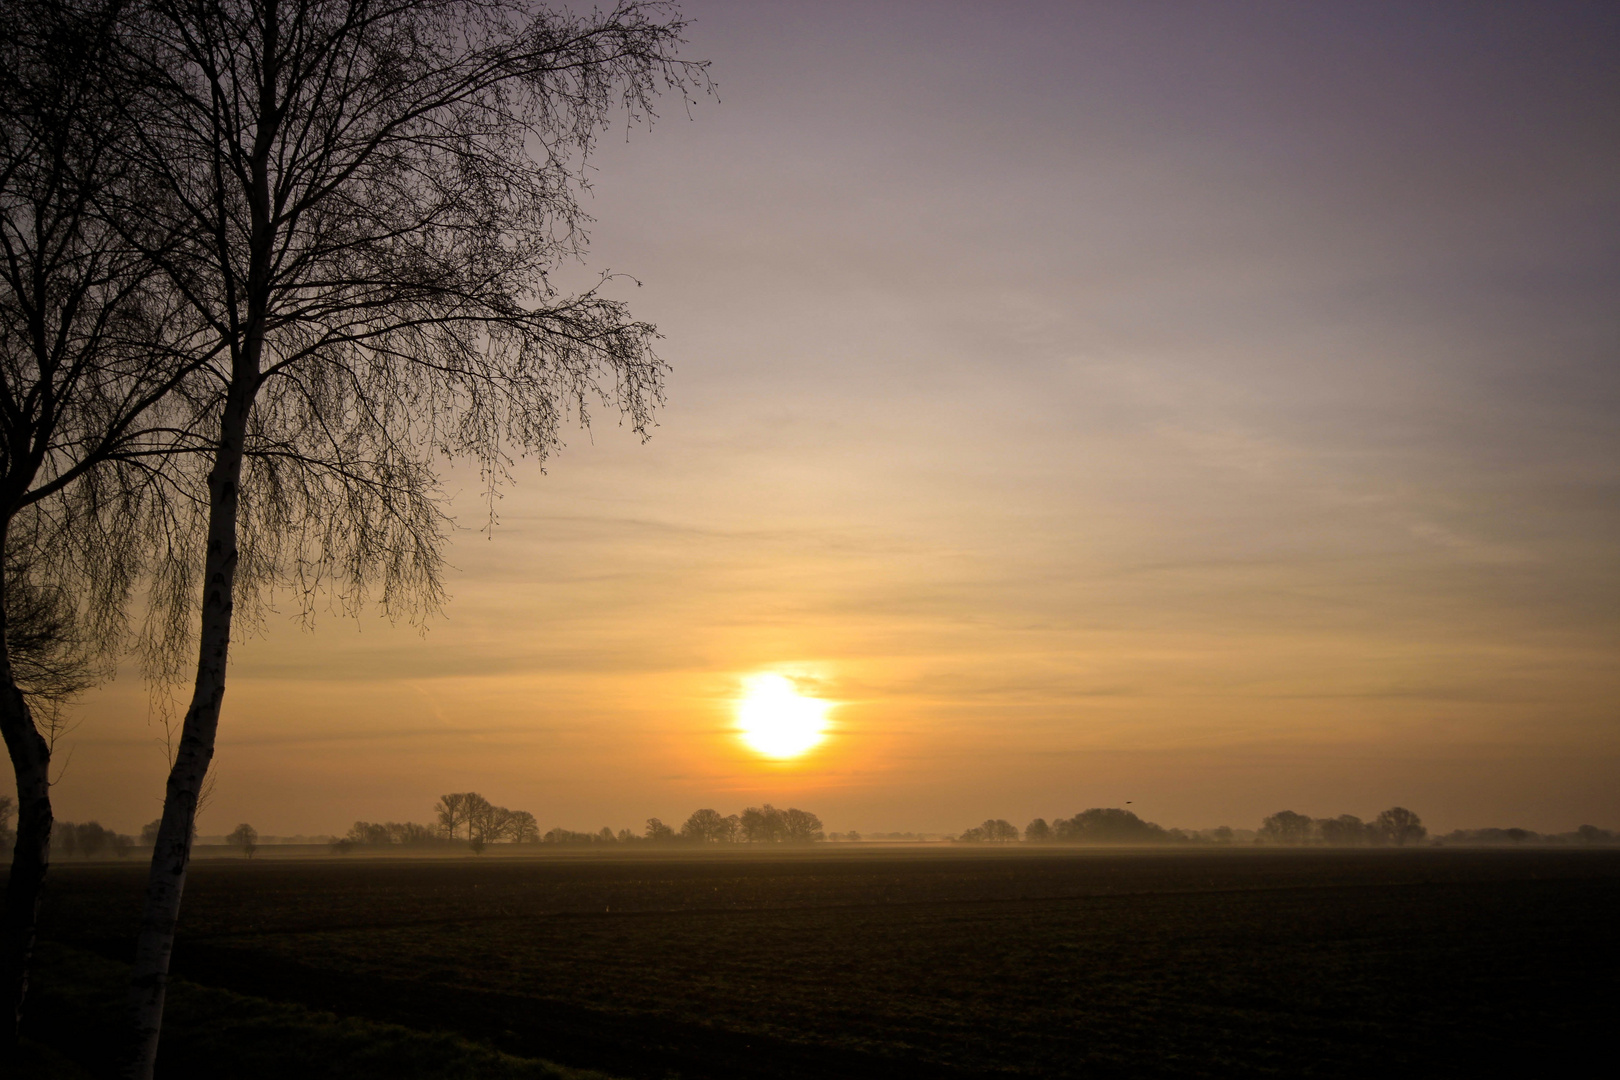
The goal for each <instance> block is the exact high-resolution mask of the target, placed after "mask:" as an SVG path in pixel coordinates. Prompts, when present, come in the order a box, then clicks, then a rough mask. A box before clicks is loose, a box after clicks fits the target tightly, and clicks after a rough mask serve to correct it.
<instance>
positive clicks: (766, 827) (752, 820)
mask: <svg viewBox="0 0 1620 1080" xmlns="http://www.w3.org/2000/svg"><path fill="white" fill-rule="evenodd" d="M825 839H827V834H826V833H825V832H823V831H822V828H821V819H820V818H819V817H817V816H816V815H815V814H812V813H811V812H810V811H808V810H800V809H798V808H797V807H793V806H790V807H788V808H787V809H786V810H779V809H777V808H776V807H774V806H772V805H771V804H770V803H766V804H765V805H764V806H750V807H748V808H747V809H745V810H743V811H742V812H741V813H740V814H727V815H724V816H722V815H721V813H720V812H719V811H718V810H713V809H708V808H705V809H702V810H694V811H693V812H692V816H691V817H689V818H687V819H686V821H685V823H684V824H682V825H681V827H680V828H679V829H676V828H674V827H672V826H670V825H667V824H665V823H664V822H663V821H662V820H661V819H659V818H655V817H654V818H648V819H647V825H646V828H645V829H643V830H642V832H641V833H640V834H639V835H637V834H636V833H633V832H631V831H630V830H629V829H620V830H619V831H618V832H617V833H615V832H614V831H613V830H612V829H610V828H605V827H604V828H603V829H602V830H601V831H600V832H594V833H580V832H572V831H570V830H568V829H552V830H551V831H550V832H548V833H546V835H545V836H543V837H541V843H546V844H649V843H650V844H814V843H816V842H818V841H821V840H825Z"/></svg>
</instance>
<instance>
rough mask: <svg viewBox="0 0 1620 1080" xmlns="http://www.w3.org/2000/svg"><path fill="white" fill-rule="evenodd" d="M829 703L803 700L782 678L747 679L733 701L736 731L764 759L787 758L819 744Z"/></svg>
mask: <svg viewBox="0 0 1620 1080" xmlns="http://www.w3.org/2000/svg"><path fill="white" fill-rule="evenodd" d="M831 708H832V702H830V701H822V700H820V699H819V698H813V697H805V696H804V695H803V694H801V693H799V688H798V687H797V686H795V685H794V683H793V680H792V679H789V678H788V677H787V676H785V675H776V674H763V675H750V676H748V677H747V678H746V679H744V680H743V693H742V697H740V698H738V699H737V731H738V733H739V734H740V735H741V736H742V741H743V742H745V743H747V744H748V746H749V748H750V749H752V750H754V751H755V752H757V753H760V754H763V755H764V756H765V757H771V758H791V757H798V756H799V755H800V754H802V753H804V752H805V751H806V750H809V749H810V748H811V747H813V746H815V745H816V744H817V743H819V742H820V741H821V740H822V739H823V738H824V737H825V736H826V731H827V711H828V710H829V709H831Z"/></svg>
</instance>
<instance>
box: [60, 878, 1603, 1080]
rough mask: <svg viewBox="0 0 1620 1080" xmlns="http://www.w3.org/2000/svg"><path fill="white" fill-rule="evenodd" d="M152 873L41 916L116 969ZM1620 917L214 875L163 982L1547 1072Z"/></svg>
mask: <svg viewBox="0 0 1620 1080" xmlns="http://www.w3.org/2000/svg"><path fill="white" fill-rule="evenodd" d="M143 873H144V868H143V867H139V866H134V865H130V866H115V865H102V866H84V865H81V866H71V865H69V866H66V867H60V868H57V869H53V870H52V885H51V894H50V897H49V900H48V904H47V910H46V912H45V924H44V927H43V929H44V933H45V935H46V936H47V937H49V938H51V939H54V940H56V941H60V942H64V943H67V944H71V945H76V946H80V947H84V948H89V949H92V950H94V951H97V952H99V953H101V954H103V955H105V956H108V957H112V958H114V959H122V958H127V956H128V951H129V944H128V943H129V941H130V940H131V939H132V936H133V920H134V915H135V910H136V906H137V902H138V897H139V892H140V887H141V881H142V877H143ZM1617 921H1620V852H1614V851H1589V850H1553V851H1545V850H1543V851H1459V850H1436V849H1423V850H1414V851H1404V850H1403V851H1361V852H1328V851H1309V850H1307V851H1259V850H1236V851H1232V850H1226V851H1219V850H1217V851H1208V852H1202V851H1199V852H1187V851H1177V852H1159V851H1155V852H1148V851H1143V852H1133V851H1097V850H1082V851H1076V850H1050V849H1048V850H1039V849H1037V850H1033V851H1031V850H1024V849H1019V850H1011V851H983V852H974V853H967V854H964V853H962V852H961V851H960V850H959V849H957V850H926V849H918V850H889V851H884V850H872V851H868V850H838V851H824V850H817V851H813V852H802V853H792V854H783V855H779V856H763V857H758V856H756V857H748V856H746V855H741V854H738V855H732V853H726V856H725V857H693V856H685V857H682V856H663V855H640V856H638V857H623V856H621V857H616V858H615V857H556V858H532V859H519V858H499V859H485V860H477V859H474V858H472V857H470V856H469V857H467V858H462V859H430V860H420V861H412V860H385V859H340V858H335V857H332V858H321V859H310V860H283V861H275V860H263V861H258V860H256V861H254V862H245V861H241V862H234V863H226V862H214V861H210V862H206V863H202V864H199V865H197V866H196V867H195V868H194V870H193V874H192V877H191V881H190V883H189V884H188V886H187V889H186V901H185V917H184V922H183V925H182V932H181V936H180V942H179V945H178V946H177V951H176V955H175V971H176V973H177V974H180V975H183V976H186V977H187V978H189V979H191V980H192V981H193V982H196V983H200V984H203V985H206V986H215V987H222V988H226V989H229V990H233V991H236V992H238V993H241V994H247V995H252V996H254V997H259V998H267V999H270V1000H272V1001H281V1002H290V1003H297V1004H300V1005H305V1006H310V1007H313V1008H317V1009H324V1010H330V1011H332V1012H336V1013H339V1014H341V1015H345V1016H352V1017H359V1018H363V1019H368V1020H376V1021H385V1022H390V1023H396V1024H403V1025H406V1026H408V1027H411V1028H416V1029H419V1030H440V1031H448V1032H454V1033H457V1034H460V1035H463V1036H466V1037H468V1038H471V1039H474V1040H477V1041H479V1042H482V1043H485V1044H488V1045H490V1046H493V1047H496V1048H498V1049H500V1050H503V1051H506V1052H508V1053H511V1054H517V1055H522V1056H527V1057H536V1058H545V1059H549V1060H551V1061H556V1062H561V1063H563V1064H565V1065H569V1066H574V1067H580V1068H591V1069H599V1070H602V1071H604V1072H607V1073H612V1074H616V1075H620V1076H625V1077H650V1078H663V1077H667V1076H672V1075H678V1076H681V1077H688V1078H695V1077H846V1076H847V1077H880V1076H881V1077H890V1076H896V1077H902V1076H916V1077H957V1076H982V1075H1017V1076H1131V1077H1140V1076H1148V1077H1151V1076H1235V1075H1286V1076H1390V1075H1414V1076H1416V1075H1421V1076H1435V1075H1462V1074H1473V1073H1476V1072H1479V1071H1481V1070H1482V1069H1487V1068H1488V1069H1489V1071H1491V1072H1493V1073H1497V1074H1501V1073H1502V1072H1503V1071H1504V1070H1508V1071H1514V1070H1518V1071H1523V1072H1525V1073H1527V1074H1530V1075H1534V1074H1542V1075H1547V1074H1550V1073H1555V1072H1558V1071H1560V1066H1567V1065H1572V1064H1573V1063H1575V1062H1577V1061H1579V1060H1581V1059H1582V1058H1584V1057H1585V1056H1586V1055H1587V1054H1588V1053H1590V1052H1592V1051H1594V1050H1602V1051H1603V1052H1604V1053H1605V1056H1606V1054H1607V1048H1608V1047H1609V1046H1610V1045H1612V1032H1613V1030H1614V1027H1615V1023H1616V1012H1617V1003H1620V993H1617V990H1620V932H1617Z"/></svg>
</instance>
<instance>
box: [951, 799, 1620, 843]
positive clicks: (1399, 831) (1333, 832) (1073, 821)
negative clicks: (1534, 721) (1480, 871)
mask: <svg viewBox="0 0 1620 1080" xmlns="http://www.w3.org/2000/svg"><path fill="white" fill-rule="evenodd" d="M1510 832H1516V833H1521V834H1523V836H1522V837H1521V840H1527V839H1529V837H1531V836H1534V835H1535V834H1533V833H1525V831H1524V830H1476V831H1475V832H1473V833H1467V834H1464V833H1453V834H1452V835H1451V836H1450V837H1448V838H1447V840H1448V841H1450V842H1455V843H1497V842H1502V841H1501V840H1499V839H1496V838H1495V837H1496V836H1497V834H1500V835H1501V836H1503V837H1507V834H1508V833H1510ZM1485 834H1491V837H1492V838H1491V839H1485V838H1484V837H1485ZM1246 835H1252V836H1253V837H1254V839H1255V842H1256V843H1262V844H1280V845H1288V846H1302V845H1308V844H1321V845H1328V846H1332V847H1364V846H1374V845H1378V846H1384V845H1388V846H1394V847H1402V846H1405V845H1408V844H1417V843H1421V842H1422V841H1423V840H1424V839H1425V838H1426V837H1427V836H1428V830H1427V829H1425V828H1424V827H1423V821H1422V819H1421V818H1419V817H1418V816H1417V815H1416V814H1414V813H1413V812H1412V811H1410V810H1408V809H1406V808H1405V807H1404V806H1392V807H1390V808H1389V809H1388V810H1385V811H1384V812H1383V813H1381V814H1379V815H1378V817H1377V818H1375V819H1374V820H1372V821H1362V820H1361V819H1360V818H1358V817H1356V816H1355V815H1354V814H1340V815H1339V816H1338V817H1334V818H1312V817H1309V816H1307V815H1305V814H1299V813H1295V812H1294V811H1292V810H1279V811H1278V812H1277V813H1275V814H1272V815H1271V816H1269V817H1267V818H1266V819H1265V820H1264V821H1263V822H1262V823H1261V827H1260V830H1259V832H1258V833H1251V834H1246ZM1565 835H1567V836H1568V837H1570V838H1571V839H1572V840H1578V841H1579V842H1583V843H1609V842H1613V834H1611V833H1609V832H1608V831H1607V830H1604V829H1597V828H1594V827H1593V826H1590V825H1586V826H1582V827H1581V829H1580V830H1578V831H1577V832H1576V833H1570V834H1565ZM1465 837H1466V838H1465ZM1019 839H1020V833H1019V831H1018V829H1017V828H1016V827H1014V826H1013V824H1012V823H1011V822H1009V821H1007V820H1005V819H1003V818H991V819H989V820H986V821H985V822H983V823H982V824H979V825H976V826H974V827H973V828H971V829H968V830H967V831H965V832H963V833H962V834H961V835H960V836H958V837H956V838H955V840H956V842H957V843H966V844H1008V843H1015V842H1017V841H1018V840H1019ZM1022 839H1023V842H1024V843H1026V844H1176V843H1181V844H1204V843H1217V844H1231V843H1235V842H1236V841H1237V831H1236V830H1234V829H1232V828H1231V827H1230V826H1222V827H1220V828H1218V829H1206V830H1201V831H1189V830H1185V829H1166V828H1164V827H1163V826H1161V825H1158V824H1155V823H1154V822H1151V821H1143V820H1142V819H1141V818H1139V817H1137V816H1136V814H1134V813H1132V812H1131V811H1129V810H1125V809H1121V808H1120V807H1117V806H1116V807H1093V808H1092V809H1090V810H1084V811H1082V812H1080V813H1078V814H1076V815H1074V816H1073V817H1069V818H1057V819H1056V820H1054V821H1050V822H1048V821H1047V820H1046V819H1045V818H1036V819H1035V820H1034V821H1031V822H1030V823H1029V824H1028V825H1026V826H1024V830H1023V833H1022Z"/></svg>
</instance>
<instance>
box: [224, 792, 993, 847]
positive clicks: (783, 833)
mask: <svg viewBox="0 0 1620 1080" xmlns="http://www.w3.org/2000/svg"><path fill="white" fill-rule="evenodd" d="M434 811H435V813H436V814H437V816H438V820H437V821H436V822H434V823H433V824H428V825H421V824H417V823H416V822H412V821H406V822H396V821H388V822H373V821H357V822H355V823H354V825H353V826H352V827H351V828H350V829H349V832H348V834H347V835H346V836H343V837H340V838H338V839H336V840H334V841H332V848H333V850H334V851H337V852H340V853H342V852H348V851H353V850H355V849H356V848H386V847H432V846H444V845H449V844H456V845H460V844H466V845H468V846H469V847H471V848H472V850H473V851H475V852H482V851H483V850H484V849H485V847H486V846H487V845H489V844H497V843H510V844H551V845H558V844H566V845H591V844H598V845H601V844H646V843H653V844H674V843H682V844H812V843H815V842H817V841H819V840H825V839H826V838H827V837H826V834H825V833H824V832H823V831H822V828H821V819H820V818H819V817H817V816H816V815H815V814H812V813H811V812H810V811H808V810H800V809H798V808H796V807H788V808H787V809H786V810H779V809H777V808H776V807H774V806H772V805H771V804H770V803H766V804H765V805H764V806H750V807H748V808H747V809H745V810H743V811H742V812H741V813H739V814H730V815H726V816H721V814H720V813H719V811H717V810H710V809H703V810H697V811H694V812H693V813H692V816H691V817H689V818H687V819H686V822H685V824H683V825H682V826H681V827H680V828H679V829H676V828H673V827H671V826H669V825H666V824H665V823H664V822H663V821H661V820H660V819H658V818H648V819H647V824H646V827H645V828H644V829H643V830H642V831H641V832H640V833H634V832H631V831H630V830H629V829H620V830H618V831H617V832H615V831H614V830H613V829H612V828H610V827H607V826H604V827H603V828H602V829H600V830H599V831H597V832H575V831H573V830H572V829H564V828H560V827H559V828H554V829H551V830H549V831H547V832H546V833H544V834H542V833H541V832H540V829H539V825H538V824H537V822H536V821H535V817H534V815H533V814H531V813H529V812H528V811H527V810H508V809H506V807H504V806H496V805H494V804H493V803H491V802H490V801H489V800H488V799H486V798H484V797H483V796H482V795H480V794H478V793H477V792H476V791H467V792H458V793H453V794H449V795H442V796H440V797H439V801H438V802H437V803H436V804H435V806H434ZM240 828H248V826H241V827H239V831H240ZM1015 831H1016V830H1015ZM257 835H258V834H257V833H255V834H254V839H255V840H256V839H257ZM231 842H233V843H236V842H238V841H237V839H236V838H235V834H233V836H232V838H231ZM250 854H251V853H250Z"/></svg>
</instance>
